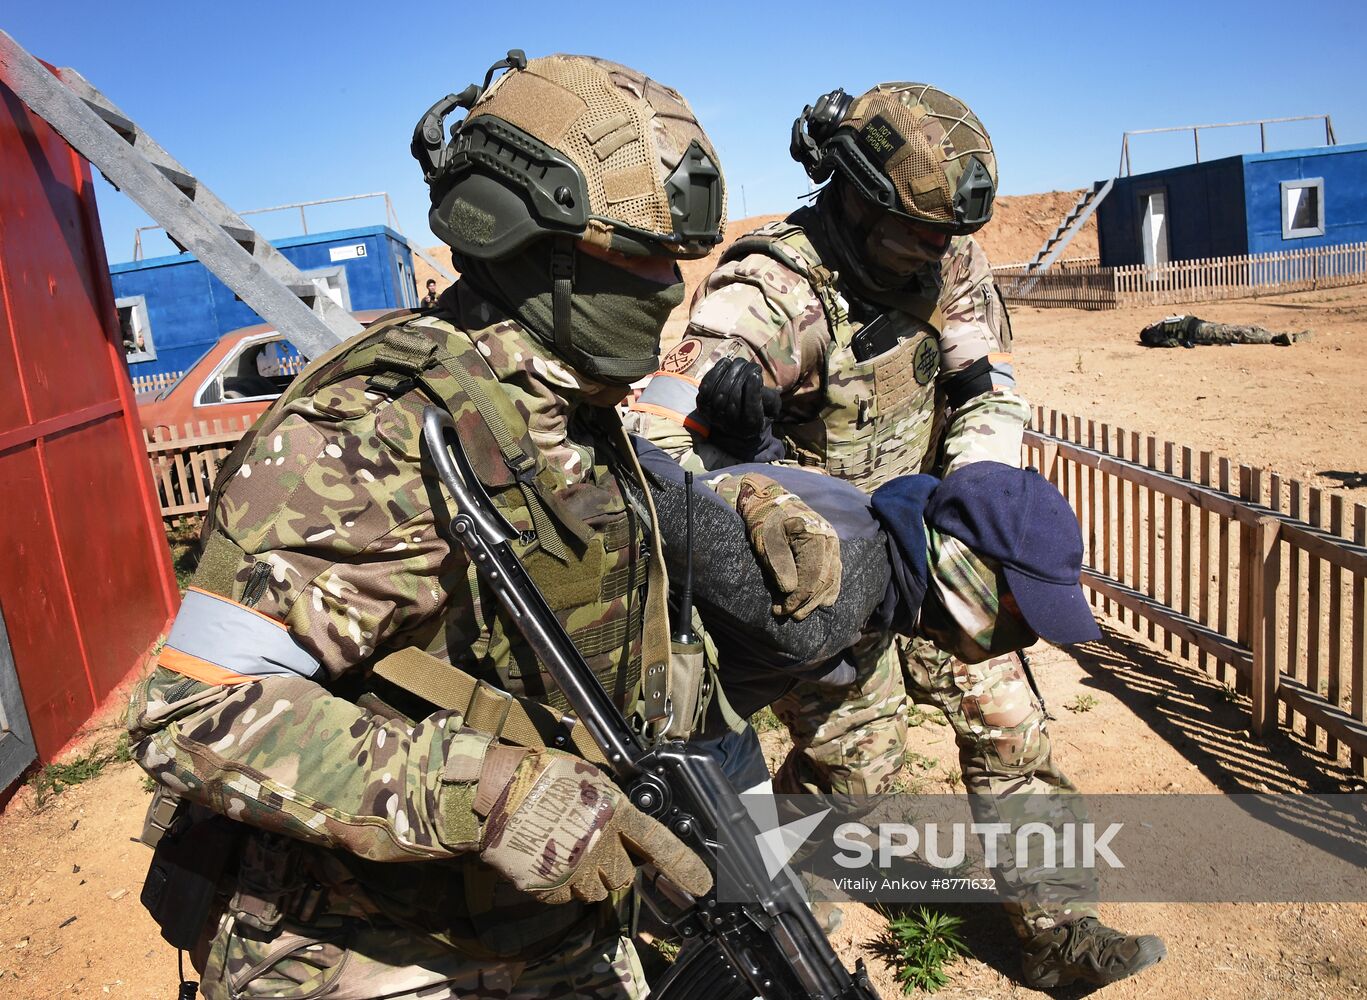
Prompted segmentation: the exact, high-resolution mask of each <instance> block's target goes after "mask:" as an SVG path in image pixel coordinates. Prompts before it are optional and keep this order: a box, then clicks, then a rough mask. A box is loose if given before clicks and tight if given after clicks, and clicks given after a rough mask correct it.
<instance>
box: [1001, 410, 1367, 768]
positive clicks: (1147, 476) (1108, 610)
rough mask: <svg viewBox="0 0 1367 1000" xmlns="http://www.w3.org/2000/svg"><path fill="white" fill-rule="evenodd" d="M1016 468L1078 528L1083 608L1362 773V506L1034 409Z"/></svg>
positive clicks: (1365, 618)
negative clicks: (1066, 506) (1043, 480)
mask: <svg viewBox="0 0 1367 1000" xmlns="http://www.w3.org/2000/svg"><path fill="white" fill-rule="evenodd" d="M1026 453H1027V461H1028V462H1029V463H1030V464H1032V465H1034V466H1035V467H1036V468H1038V469H1040V471H1041V472H1042V473H1043V474H1044V475H1045V476H1047V477H1048V478H1049V479H1050V481H1052V482H1053V483H1054V485H1056V486H1057V487H1058V488H1059V489H1060V490H1061V491H1062V492H1063V494H1064V496H1065V497H1067V498H1068V501H1069V503H1070V504H1071V505H1072V507H1073V510H1074V511H1075V512H1076V514H1077V517H1078V521H1079V523H1080V524H1081V526H1082V534H1083V542H1084V546H1085V553H1086V555H1085V565H1084V569H1083V584H1084V586H1085V587H1086V588H1087V589H1088V590H1089V591H1090V592H1091V597H1092V601H1093V604H1094V605H1095V606H1096V607H1097V608H1098V610H1099V611H1101V612H1102V614H1103V615H1106V616H1109V617H1111V618H1113V619H1115V620H1117V621H1119V622H1121V623H1126V622H1128V624H1129V626H1130V627H1132V628H1133V629H1135V630H1136V631H1140V632H1146V633H1147V636H1148V638H1149V640H1150V641H1153V642H1160V643H1161V644H1162V646H1163V648H1164V650H1165V651H1167V652H1169V653H1171V654H1172V655H1174V656H1176V657H1178V658H1179V659H1181V660H1183V661H1184V662H1187V663H1189V664H1191V665H1193V666H1196V667H1198V668H1200V669H1203V670H1206V671H1208V672H1211V673H1213V674H1215V676H1216V677H1217V678H1218V679H1219V680H1221V681H1223V682H1225V683H1226V684H1229V685H1231V687H1232V688H1233V689H1234V690H1235V691H1237V692H1239V693H1243V694H1247V695H1248V696H1249V698H1250V699H1251V715H1252V726H1251V729H1252V731H1253V732H1254V733H1257V734H1260V735H1265V734H1268V733H1270V732H1272V731H1273V730H1274V729H1275V728H1276V726H1277V725H1278V722H1279V718H1280V722H1281V724H1282V725H1284V726H1285V727H1287V728H1288V729H1290V730H1292V731H1293V732H1295V733H1296V734H1297V735H1300V736H1302V737H1303V738H1304V739H1305V740H1306V742H1307V743H1309V744H1310V745H1311V746H1316V747H1319V748H1320V749H1323V750H1324V751H1325V752H1326V753H1327V754H1328V755H1329V756H1330V757H1331V758H1337V757H1338V756H1339V755H1340V754H1341V753H1346V754H1347V755H1348V757H1349V761H1350V764H1351V767H1352V768H1353V770H1354V771H1355V773H1357V774H1358V775H1365V774H1367V768H1364V760H1365V759H1367V711H1365V709H1367V700H1365V698H1367V664H1365V663H1364V649H1365V648H1367V613H1365V612H1364V580H1367V507H1364V506H1363V505H1362V504H1353V505H1352V510H1351V511H1350V510H1349V509H1348V507H1349V505H1348V504H1347V503H1346V502H1345V501H1344V499H1343V498H1342V497H1341V496H1340V495H1338V494H1332V495H1329V496H1325V495H1324V493H1323V492H1322V491H1321V490H1320V489H1318V488H1315V487H1309V488H1307V487H1306V486H1305V485H1304V484H1302V483H1300V482H1297V481H1295V480H1286V479H1283V478H1282V477H1281V476H1278V475H1276V474H1275V473H1268V472H1266V471H1264V470H1262V469H1255V468H1251V467H1249V466H1246V465H1235V464H1234V463H1232V462H1230V460H1229V459H1227V458H1218V457H1216V456H1214V455H1212V454H1211V453H1210V452H1208V451H1199V452H1198V451H1193V449H1191V448H1189V447H1182V448H1179V447H1177V446H1176V445H1174V444H1172V443H1171V442H1167V441H1159V440H1158V439H1156V438H1154V437H1150V436H1142V435H1140V434H1139V433H1138V432H1134V431H1125V430H1123V429H1121V428H1119V427H1112V426H1110V425H1108V424H1104V423H1098V422H1097V421H1095V420H1086V421H1084V420H1083V419H1082V418H1080V417H1070V416H1068V415H1066V414H1062V413H1058V412H1056V411H1053V410H1046V409H1044V408H1042V407H1041V408H1039V409H1037V410H1036V411H1035V414H1034V418H1033V420H1032V423H1031V428H1030V430H1029V431H1027V433H1026Z"/></svg>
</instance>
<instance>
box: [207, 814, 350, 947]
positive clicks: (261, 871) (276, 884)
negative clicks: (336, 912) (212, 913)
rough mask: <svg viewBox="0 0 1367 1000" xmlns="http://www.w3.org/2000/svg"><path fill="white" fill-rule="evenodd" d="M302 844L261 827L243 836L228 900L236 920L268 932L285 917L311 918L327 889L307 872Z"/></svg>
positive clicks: (303, 921)
mask: <svg viewBox="0 0 1367 1000" xmlns="http://www.w3.org/2000/svg"><path fill="white" fill-rule="evenodd" d="M302 847H303V844H302V843H301V842H300V841H298V840H295V839H294V838H292V837H285V836H282V835H280V834H278V833H265V832H263V831H260V830H254V831H252V833H251V835H250V836H248V837H246V838H245V840H244V843H243V847H242V856H241V859H240V860H239V862H238V869H237V888H236V891H235V892H234V893H233V896H232V899H231V900H229V901H228V909H229V910H230V911H231V912H232V914H233V916H234V917H235V918H236V920H237V922H238V923H240V924H245V925H246V926H248V927H251V928H254V929H255V930H258V931H261V932H262V933H270V932H272V931H274V930H275V929H276V928H277V927H279V926H280V922H281V921H282V920H284V919H285V918H286V917H288V918H289V919H290V920H293V921H297V922H298V923H301V924H308V923H311V922H312V921H313V918H314V917H316V916H317V915H318V913H319V912H320V911H321V909H322V905H323V902H324V897H325V895H326V890H325V889H324V888H323V886H322V885H320V884H319V883H318V882H317V881H315V880H314V879H313V878H312V877H311V876H310V875H309V871H308V866H307V865H306V864H304V863H303V858H302V857H301V856H300V854H301V850H300V849H301V848H302Z"/></svg>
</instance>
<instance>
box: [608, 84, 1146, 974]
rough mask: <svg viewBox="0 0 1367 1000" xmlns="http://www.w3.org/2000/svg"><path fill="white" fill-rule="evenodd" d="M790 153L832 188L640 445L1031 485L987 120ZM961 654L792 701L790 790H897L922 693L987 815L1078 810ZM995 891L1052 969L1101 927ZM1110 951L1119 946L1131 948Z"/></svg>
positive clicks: (968, 656) (875, 128)
mask: <svg viewBox="0 0 1367 1000" xmlns="http://www.w3.org/2000/svg"><path fill="white" fill-rule="evenodd" d="M791 152H792V154H793V157H794V158H795V159H796V160H798V162H800V163H802V164H803V166H804V168H805V169H806V170H807V172H808V174H809V175H810V176H811V177H812V179H813V180H815V181H817V182H824V181H827V180H829V181H830V183H829V184H827V185H826V186H825V187H824V188H823V189H821V191H820V192H819V194H818V195H817V199H816V203H815V205H813V206H811V207H806V208H802V209H799V210H798V211H796V212H794V213H793V214H791V215H789V216H788V217H787V218H786V219H784V220H783V221H782V222H778V223H774V224H772V225H770V226H766V227H764V228H763V229H760V230H758V231H756V232H754V233H751V234H750V235H748V236H745V237H742V238H741V239H740V240H739V241H737V243H736V244H735V245H734V246H732V247H731V248H730V249H729V250H728V251H727V252H726V253H725V254H724V255H723V256H722V259H721V263H720V265H719V266H718V267H717V269H716V270H715V271H713V272H712V274H711V275H710V276H709V277H708V278H707V279H706V281H705V282H704V284H703V285H702V286H701V287H700V288H699V290H698V292H697V295H696V297H695V298H694V301H693V304H692V310H691V313H690V318H689V326H688V329H687V331H686V333H685V335H684V338H683V340H682V341H681V342H680V343H679V345H678V346H676V347H675V348H674V349H673V350H672V351H671V352H670V353H669V354H668V355H667V356H666V357H665V358H664V360H663V362H662V363H661V366H660V371H658V372H656V373H655V374H654V375H653V376H652V378H651V380H650V382H649V383H648V384H647V385H646V386H645V388H644V390H643V391H642V392H641V394H640V396H639V397H638V399H637V400H636V401H635V402H634V403H633V405H632V411H633V413H632V415H631V419H630V420H629V426H633V427H635V428H636V429H638V430H639V431H640V432H642V433H643V434H645V436H647V437H649V438H650V439H651V440H652V441H654V442H655V443H656V444H658V445H660V446H661V447H662V448H664V449H665V451H667V452H669V453H670V454H672V455H674V456H675V457H676V458H678V459H679V460H681V461H683V462H685V464H689V465H692V466H693V467H694V468H705V469H715V468H719V467H723V466H725V465H728V464H732V463H734V462H736V461H737V460H740V461H754V460H759V461H773V460H775V459H779V460H786V461H795V462H797V463H800V464H802V465H808V466H816V467H819V468H823V469H825V470H826V471H827V472H829V473H830V474H832V475H834V476H838V477H841V478H843V479H846V480H848V481H850V482H852V483H854V484H856V485H858V486H860V487H862V488H864V489H866V490H873V489H875V488H877V487H878V486H879V485H881V484H883V483H885V482H887V481H888V480H889V479H891V478H892V477H895V476H901V475H905V474H908V473H916V472H933V473H935V474H936V475H940V476H945V475H948V474H949V473H951V472H953V471H954V470H955V469H958V468H961V467H963V466H966V465H968V464H970V463H974V462H981V461H984V460H991V461H996V462H1001V463H1005V464H1008V465H1012V466H1018V465H1019V464H1020V456H1021V438H1022V431H1023V428H1024V426H1025V424H1026V422H1027V420H1028V417H1029V409H1028V406H1027V404H1026V402H1025V400H1024V399H1022V398H1021V396H1020V395H1019V394H1018V392H1017V391H1016V383H1015V378H1014V373H1013V368H1012V361H1011V354H1010V350H1011V327H1010V323H1009V321H1008V318H1007V314H1006V308H1005V305H1004V303H1003V301H1002V297H1001V294H1000V291H999V290H998V288H997V287H996V284H995V283H994V281H993V279H992V273H991V269H990V267H989V265H988V262H987V258H986V255H985V254H984V253H983V251H982V248H981V247H980V246H979V245H978V244H977V242H976V241H975V240H974V239H973V237H972V235H971V234H972V233H973V232H974V231H975V230H977V229H978V228H980V227H981V226H983V225H985V224H986V223H987V221H988V220H989V218H990V217H991V209H992V200H993V197H994V194H995V190H996V160H995V157H994V154H993V150H992V143H991V140H990V139H989V137H988V134H987V131H986V129H985V128H984V127H983V126H982V123H981V122H980V121H979V120H978V118H977V116H975V115H974V114H973V112H972V111H971V110H970V109H969V108H968V107H967V106H966V105H965V104H963V103H962V102H961V101H959V100H957V99H956V98H954V97H952V96H950V95H948V94H946V93H944V92H943V91H941V90H938V89H936V88H934V87H931V86H929V85H925V84H913V83H888V84H880V85H879V86H877V87H875V88H873V89H872V90H871V91H869V92H868V93H866V94H864V95H862V96H861V97H858V98H851V97H850V96H848V95H846V94H845V93H844V92H843V91H841V90H836V91H833V92H832V93H830V94H827V95H824V96H823V97H822V98H821V99H820V100H819V101H818V102H817V104H816V106H815V108H813V107H810V106H809V107H807V108H806V109H804V111H803V114H802V115H801V116H800V117H799V118H798V119H797V121H796V122H795V123H794V126H793V133H792V147H791ZM965 642H966V648H965V650H964V652H965V655H961V656H959V657H957V658H955V657H950V656H949V655H947V654H945V653H943V652H941V651H939V650H937V649H935V648H934V646H933V645H932V644H931V643H929V642H927V641H925V640H923V639H915V640H901V639H899V640H898V641H897V642H896V643H894V644H891V645H890V644H889V642H888V641H887V639H886V638H884V637H881V636H868V637H866V640H865V641H864V642H862V643H861V644H860V645H859V646H857V647H855V649H854V650H853V652H852V657H853V659H854V667H855V673H856V677H857V680H856V681H855V683H854V684H852V685H846V686H833V685H821V684H805V685H802V686H800V687H799V688H798V689H796V690H795V691H794V692H792V693H791V694H789V695H787V696H785V698H784V699H783V700H782V701H781V702H779V703H778V704H777V705H776V706H775V709H776V711H777V712H778V715H779V717H780V718H781V719H782V720H783V722H784V723H785V724H786V725H787V727H788V729H789V731H790V732H791V733H792V736H793V740H794V744H795V749H794V751H793V753H792V754H790V756H789V757H788V759H787V760H786V761H785V762H784V764H783V766H782V767H781V768H780V770H779V772H778V773H777V775H776V776H775V779H774V785H775V787H776V789H777V790H779V791H781V792H786V793H794V792H803V791H808V792H818V793H836V794H853V795H858V794H865V793H874V792H879V791H887V790H890V789H891V788H892V787H893V779H894V778H895V776H896V774H897V772H898V771H899V770H900V769H901V768H902V767H903V766H904V765H903V752H904V748H905V743H906V713H907V693H908V692H910V694H911V697H912V698H913V699H914V700H915V701H917V702H920V703H924V704H931V705H934V706H936V707H938V708H939V709H941V710H942V711H943V712H944V713H945V715H946V716H947V717H948V719H949V720H950V722H951V724H952V725H953V727H954V730H955V733H956V736H957V740H958V744H959V750H960V760H961V765H962V772H963V776H964V783H965V786H966V787H967V789H968V790H969V792H970V793H971V794H972V795H973V796H974V798H975V800H976V801H977V802H978V803H979V804H980V805H981V804H982V803H989V802H990V801H991V800H992V799H993V798H994V797H996V796H1003V795H1021V794H1029V793H1031V792H1034V791H1041V792H1047V791H1054V790H1064V791H1071V790H1072V785H1071V784H1070V783H1069V781H1068V779H1067V778H1066V776H1065V775H1064V774H1063V773H1062V771H1061V770H1060V769H1059V768H1058V767H1057V765H1056V764H1055V762H1054V760H1053V755H1052V752H1051V747H1050V742H1049V736H1048V733H1047V730H1046V727H1045V713H1044V710H1043V707H1042V705H1041V703H1040V700H1039V698H1038V697H1037V695H1036V694H1035V692H1034V686H1033V684H1032V683H1031V682H1030V678H1029V677H1028V676H1027V672H1026V668H1025V666H1024V663H1023V661H1022V659H1021V658H1020V657H1019V656H1017V655H1015V654H1012V655H1008V656H1002V655H996V653H995V652H993V651H991V650H989V649H988V648H986V647H984V646H983V645H982V644H981V643H979V642H976V641H974V640H973V637H972V636H967V637H966V638H965ZM987 808H990V807H987ZM1069 875H1076V877H1071V878H1070V877H1068V876H1069ZM1000 884H1002V885H1003V887H1004V890H1005V903H1006V906H1007V909H1008V912H1009V913H1010V914H1011V915H1012V917H1013V924H1014V925H1015V927H1016V929H1017V932H1018V933H1019V934H1020V935H1021V936H1022V938H1023V939H1025V940H1026V941H1027V942H1030V944H1028V945H1027V947H1030V948H1034V949H1035V951H1041V949H1043V951H1045V952H1047V953H1048V954H1049V955H1057V954H1060V952H1059V950H1058V949H1053V950H1050V949H1049V948H1047V947H1045V944H1044V943H1043V942H1045V941H1046V939H1048V940H1052V938H1051V937H1050V936H1051V935H1053V934H1054V931H1055V928H1061V927H1063V926H1064V925H1066V924H1072V925H1074V929H1076V930H1083V929H1087V928H1091V927H1093V926H1095V924H1094V916H1095V907H1094V905H1093V904H1092V903H1090V902H1088V900H1092V899H1095V888H1094V885H1093V884H1092V881H1091V879H1090V877H1085V876H1083V875H1081V874H1078V873H1065V875H1063V876H1060V875H1058V873H1053V874H1050V873H1044V872H1040V871H1033V870H1024V869H1017V870H1013V871H1011V872H1009V874H1008V876H1007V877H1006V878H1003V879H1002V880H1001V883H1000ZM1084 918H1085V919H1084ZM1102 930H1105V929H1104V928H1103V929H1102ZM1106 933H1107V934H1110V935H1111V937H1110V938H1106V937H1105V936H1104V935H1103V936H1101V937H1098V938H1097V940H1098V941H1100V943H1101V944H1102V945H1103V946H1106V945H1108V942H1109V943H1113V942H1114V941H1116V940H1119V941H1121V942H1130V941H1131V939H1127V938H1123V937H1121V936H1120V935H1117V934H1114V932H1106ZM1128 947H1129V945H1128V944H1125V945H1122V946H1121V948H1120V951H1125V950H1126V949H1127V948H1128ZM1108 954H1111V953H1108ZM1060 963H1061V964H1060V967H1059V968H1058V969H1050V968H1047V967H1046V966H1048V962H1047V961H1046V962H1044V965H1040V963H1036V968H1035V971H1034V972H1031V971H1030V969H1029V968H1028V969H1027V979H1028V980H1029V981H1031V982H1032V983H1038V984H1040V985H1053V984H1057V983H1058V982H1060V981H1066V980H1067V979H1068V978H1069V977H1071V976H1073V975H1075V974H1076V975H1084V974H1085V973H1083V972H1079V971H1077V970H1076V969H1074V968H1072V967H1071V966H1068V963H1067V962H1063V961H1062V960H1061V959H1060ZM1119 965H1120V966H1124V965H1125V963H1123V962H1121V963H1119ZM1064 966H1068V967H1066V968H1065V967H1064ZM1078 968H1079V969H1080V968H1081V966H1078ZM1128 971H1132V970H1128V969H1127V968H1122V967H1118V968H1116V969H1114V970H1113V975H1112V978H1118V977H1119V975H1123V974H1128Z"/></svg>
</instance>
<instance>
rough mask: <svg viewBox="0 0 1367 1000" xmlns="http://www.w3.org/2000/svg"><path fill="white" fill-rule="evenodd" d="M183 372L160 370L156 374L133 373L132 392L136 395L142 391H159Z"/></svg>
mask: <svg viewBox="0 0 1367 1000" xmlns="http://www.w3.org/2000/svg"><path fill="white" fill-rule="evenodd" d="M184 374H185V373H184V372H160V373H158V374H156V375H134V376H133V378H132V382H133V393H134V394H135V395H137V394H140V393H144V392H160V391H161V390H162V389H165V388H166V387H167V386H168V385H170V384H171V383H172V382H174V381H175V380H176V379H178V378H180V377H181V376H182V375H184Z"/></svg>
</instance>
